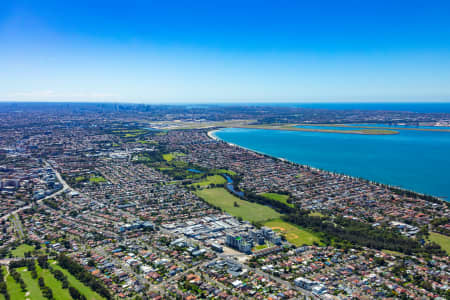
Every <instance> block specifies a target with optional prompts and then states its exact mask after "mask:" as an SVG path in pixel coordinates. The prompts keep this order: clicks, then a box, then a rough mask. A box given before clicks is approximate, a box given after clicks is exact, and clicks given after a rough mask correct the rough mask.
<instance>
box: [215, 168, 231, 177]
mask: <svg viewBox="0 0 450 300" xmlns="http://www.w3.org/2000/svg"><path fill="white" fill-rule="evenodd" d="M211 172H212V173H216V174H228V175H231V176H234V175H236V172H234V171H231V170H227V169H213V170H211Z"/></svg>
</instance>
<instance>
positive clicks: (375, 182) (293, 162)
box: [207, 127, 450, 204]
mask: <svg viewBox="0 0 450 300" xmlns="http://www.w3.org/2000/svg"><path fill="white" fill-rule="evenodd" d="M226 128H229V127H224V128H220V129H214V130H210V131H208V132H207V135H208V136H209V137H210V138H211V139H213V140H214V141H217V142H223V143H227V144H228V145H230V146H234V147H238V148H241V149H245V150H247V151H251V152H254V153H258V154H261V155H265V156H268V157H270V158H273V159H275V160H280V161H284V162H289V163H292V164H296V165H300V166H303V167H308V168H310V169H311V170H314V171H319V172H326V173H328V174H332V175H339V176H344V177H346V178H352V179H357V180H361V178H362V177H355V176H352V175H348V174H344V173H336V172H332V171H328V170H325V169H320V168H316V167H313V166H310V165H305V164H301V163H297V162H295V161H292V160H289V159H286V158H283V157H277V156H274V155H271V154H267V153H264V152H262V151H258V150H254V149H250V148H247V147H244V146H240V145H237V144H233V143H230V142H227V141H225V140H222V139H220V138H218V137H217V136H216V135H214V133H215V132H218V131H220V130H222V129H226ZM238 128H240V127H238ZM246 129H249V128H246ZM280 130H282V129H280ZM363 179H364V180H367V181H369V182H371V183H373V184H376V185H382V186H385V187H387V188H395V189H399V190H402V191H405V192H411V193H414V194H417V195H419V196H423V197H425V196H431V197H433V198H435V199H438V200H440V201H442V202H444V203H447V204H448V203H450V201H447V200H445V199H443V198H440V197H438V196H434V195H428V194H424V193H420V192H417V191H413V190H409V189H406V188H403V187H400V186H396V185H390V184H386V183H382V182H378V181H375V180H371V179H367V178H363ZM425 201H427V200H425Z"/></svg>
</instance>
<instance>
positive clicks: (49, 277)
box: [36, 264, 72, 299]
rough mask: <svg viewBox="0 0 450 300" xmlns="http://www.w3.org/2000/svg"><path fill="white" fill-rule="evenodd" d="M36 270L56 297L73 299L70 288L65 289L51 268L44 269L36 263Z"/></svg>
mask: <svg viewBox="0 0 450 300" xmlns="http://www.w3.org/2000/svg"><path fill="white" fill-rule="evenodd" d="M36 272H37V273H38V277H39V276H40V277H42V278H44V282H45V285H46V286H48V287H49V288H50V289H51V290H52V292H53V297H54V298H55V299H72V297H71V296H70V293H69V289H63V288H62V282H61V281H59V280H57V279H56V278H55V277H54V276H53V274H52V273H51V272H50V270H49V269H42V268H41V267H39V265H38V264H36Z"/></svg>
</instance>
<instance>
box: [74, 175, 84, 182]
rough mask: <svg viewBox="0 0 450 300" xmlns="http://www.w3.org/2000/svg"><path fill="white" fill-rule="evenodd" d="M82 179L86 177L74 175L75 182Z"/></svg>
mask: <svg viewBox="0 0 450 300" xmlns="http://www.w3.org/2000/svg"><path fill="white" fill-rule="evenodd" d="M84 180H86V178H85V177H84V176H78V177H75V182H81V181H84Z"/></svg>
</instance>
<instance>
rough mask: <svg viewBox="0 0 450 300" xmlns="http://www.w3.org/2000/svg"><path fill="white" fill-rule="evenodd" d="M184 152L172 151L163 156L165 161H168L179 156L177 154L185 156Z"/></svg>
mask: <svg viewBox="0 0 450 300" xmlns="http://www.w3.org/2000/svg"><path fill="white" fill-rule="evenodd" d="M185 155H186V154H184V153H180V152H172V153H166V154H163V158H164V160H165V161H167V162H169V161H172V160H174V159H175V158H177V157H179V156H185Z"/></svg>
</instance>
